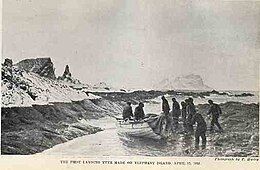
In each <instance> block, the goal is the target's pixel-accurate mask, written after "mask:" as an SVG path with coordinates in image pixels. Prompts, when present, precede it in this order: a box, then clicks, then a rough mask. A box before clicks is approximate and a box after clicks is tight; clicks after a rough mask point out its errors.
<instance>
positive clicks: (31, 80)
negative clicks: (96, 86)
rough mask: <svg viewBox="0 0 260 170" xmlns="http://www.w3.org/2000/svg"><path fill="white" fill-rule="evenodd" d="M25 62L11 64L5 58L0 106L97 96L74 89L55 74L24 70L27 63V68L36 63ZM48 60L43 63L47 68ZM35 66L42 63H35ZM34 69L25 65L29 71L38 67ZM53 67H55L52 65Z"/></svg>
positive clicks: (64, 100)
mask: <svg viewBox="0 0 260 170" xmlns="http://www.w3.org/2000/svg"><path fill="white" fill-rule="evenodd" d="M23 61H24V62H20V64H19V65H14V66H12V61H11V60H5V62H4V64H2V69H1V72H2V77H1V78H2V82H1V94H2V100H1V102H2V105H1V107H28V106H32V105H35V104H37V105H46V104H51V103H54V102H71V101H80V100H84V99H93V98H98V96H94V95H92V94H90V93H86V92H85V91H84V90H82V89H75V88H71V87H70V86H69V85H67V84H64V83H63V82H59V81H57V80H56V79H52V78H53V76H52V78H49V77H48V76H47V77H44V76H40V75H38V74H36V73H34V72H31V71H25V70H24V69H22V68H23V67H26V64H25V63H27V64H28V67H31V64H32V63H34V62H27V60H23ZM28 61H29V60H28ZM30 61H31V60H30ZM33 61H34V60H33ZM35 61H36V60H35ZM47 61H48V62H47V63H48V64H44V65H45V66H46V67H44V68H50V67H51V66H52V65H53V64H52V63H51V61H50V60H48V59H47ZM49 61H50V63H49ZM21 63H24V64H21ZM35 66H39V65H38V64H36V65H35ZM34 68H36V67H34ZM34 68H33V67H31V69H28V68H26V70H32V71H35V70H36V69H34ZM38 68H39V67H38ZM51 68H52V70H54V68H53V67H51ZM38 70H39V69H38ZM44 70H46V69H43V70H42V71H44ZM47 70H48V69H47ZM41 73H43V72H41ZM46 73H48V72H46Z"/></svg>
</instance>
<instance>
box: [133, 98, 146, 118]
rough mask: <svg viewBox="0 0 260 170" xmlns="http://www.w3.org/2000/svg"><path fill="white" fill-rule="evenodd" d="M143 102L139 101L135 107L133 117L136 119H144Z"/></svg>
mask: <svg viewBox="0 0 260 170" xmlns="http://www.w3.org/2000/svg"><path fill="white" fill-rule="evenodd" d="M143 107H144V104H143V103H142V102H140V103H139V105H138V106H137V107H136V108H135V112H134V114H135V119H136V120H142V119H144V117H145V114H144V109H143Z"/></svg>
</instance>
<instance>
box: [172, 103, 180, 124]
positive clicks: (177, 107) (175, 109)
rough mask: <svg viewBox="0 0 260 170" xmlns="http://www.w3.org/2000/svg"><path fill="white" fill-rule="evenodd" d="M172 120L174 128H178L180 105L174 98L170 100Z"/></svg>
mask: <svg viewBox="0 0 260 170" xmlns="http://www.w3.org/2000/svg"><path fill="white" fill-rule="evenodd" d="M172 102H173V103H172V118H173V124H174V125H175V126H176V128H177V127H178V124H179V117H180V114H181V110H180V105H179V103H178V102H177V101H176V99H175V98H172Z"/></svg>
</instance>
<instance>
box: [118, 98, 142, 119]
mask: <svg viewBox="0 0 260 170" xmlns="http://www.w3.org/2000/svg"><path fill="white" fill-rule="evenodd" d="M143 107H144V104H143V103H142V102H140V103H139V104H138V106H137V107H136V108H135V111H134V114H133V110H132V106H131V102H127V105H126V107H125V108H124V110H123V119H124V120H126V119H133V118H134V119H135V120H141V119H144V117H145V114H144V109H143Z"/></svg>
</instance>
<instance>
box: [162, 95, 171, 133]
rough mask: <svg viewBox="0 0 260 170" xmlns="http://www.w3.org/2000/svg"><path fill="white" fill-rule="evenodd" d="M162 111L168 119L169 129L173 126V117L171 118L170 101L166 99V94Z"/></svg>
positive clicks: (167, 125) (167, 127)
mask: <svg viewBox="0 0 260 170" xmlns="http://www.w3.org/2000/svg"><path fill="white" fill-rule="evenodd" d="M162 111H163V113H164V115H165V120H166V127H165V129H166V130H167V131H168V130H169V127H170V128H171V124H172V123H171V118H170V114H169V112H170V106H169V103H168V101H167V100H166V98H165V97H164V96H162Z"/></svg>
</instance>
